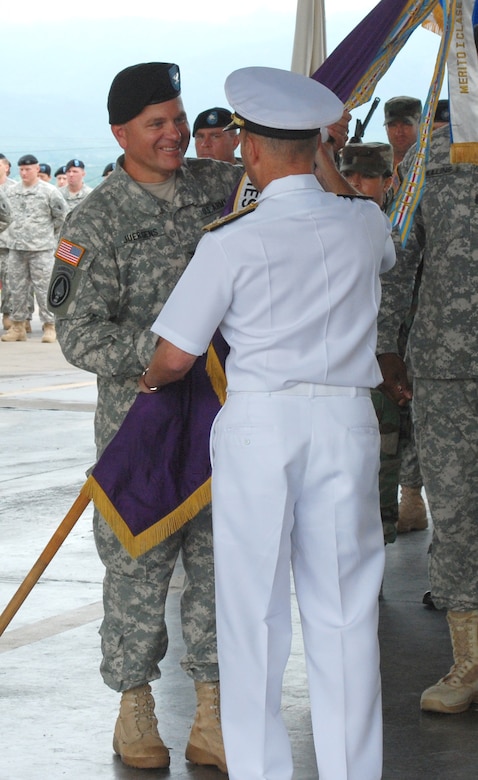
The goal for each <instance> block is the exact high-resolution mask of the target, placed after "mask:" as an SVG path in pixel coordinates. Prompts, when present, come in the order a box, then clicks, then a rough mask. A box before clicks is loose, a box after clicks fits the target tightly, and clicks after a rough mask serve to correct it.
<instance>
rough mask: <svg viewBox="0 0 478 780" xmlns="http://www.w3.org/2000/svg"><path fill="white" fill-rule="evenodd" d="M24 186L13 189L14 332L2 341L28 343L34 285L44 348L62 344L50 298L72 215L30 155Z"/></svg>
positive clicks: (24, 160) (23, 164)
mask: <svg viewBox="0 0 478 780" xmlns="http://www.w3.org/2000/svg"><path fill="white" fill-rule="evenodd" d="M18 166H19V170H20V178H21V181H19V182H16V183H15V184H14V186H13V187H10V188H9V191H8V198H9V201H10V205H11V209H12V218H13V219H12V224H11V225H10V228H9V229H8V235H7V246H8V249H9V253H8V279H9V286H10V301H11V321H12V324H11V327H10V329H9V330H8V331H7V333H4V334H3V336H2V337H1V340H2V341H26V340H27V331H26V327H25V321H26V320H27V319H28V314H29V295H30V289H31V286H32V285H33V290H34V292H35V297H36V300H37V303H38V309H39V316H40V322H41V323H42V328H43V337H42V342H45V343H49V342H53V341H56V334H55V325H54V318H53V315H52V314H51V312H49V311H48V308H47V292H48V283H49V280H50V275H51V270H52V266H53V251H54V248H55V243H56V241H57V240H58V235H59V232H60V228H61V226H62V224H63V220H64V218H65V215H66V213H67V209H66V204H65V201H64V199H63V198H62V197H61V195H60V193H59V192H58V190H56V189H55V188H54V187H52V186H51V185H49V184H46V183H45V182H43V181H41V179H39V177H38V174H39V164H38V160H37V158H36V157H34V156H33V155H32V154H26V155H23V156H22V157H20V159H19V161H18Z"/></svg>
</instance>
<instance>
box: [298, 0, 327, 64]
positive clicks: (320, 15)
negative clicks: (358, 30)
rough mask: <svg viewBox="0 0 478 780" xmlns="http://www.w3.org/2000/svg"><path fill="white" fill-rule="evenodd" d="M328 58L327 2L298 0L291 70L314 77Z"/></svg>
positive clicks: (322, 0) (321, 0) (323, 0)
mask: <svg viewBox="0 0 478 780" xmlns="http://www.w3.org/2000/svg"><path fill="white" fill-rule="evenodd" d="M326 56H327V52H326V34H325V0H297V12H296V21H295V33H294V46H293V50H292V64H291V67H290V69H291V70H292V71H294V72H295V73H301V74H302V75H303V76H312V74H313V73H315V71H316V70H317V68H318V67H319V65H322V63H323V61H324V60H325V58H326Z"/></svg>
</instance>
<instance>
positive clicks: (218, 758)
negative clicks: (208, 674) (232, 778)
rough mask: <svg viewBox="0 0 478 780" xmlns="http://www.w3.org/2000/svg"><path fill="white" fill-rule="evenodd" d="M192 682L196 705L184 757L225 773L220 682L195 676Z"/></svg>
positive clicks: (194, 762)
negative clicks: (201, 680)
mask: <svg viewBox="0 0 478 780" xmlns="http://www.w3.org/2000/svg"><path fill="white" fill-rule="evenodd" d="M194 686H195V688H196V697H197V708H196V717H195V718H194V723H193V725H192V728H191V733H190V735H189V742H188V744H187V747H186V758H187V760H188V761H191V762H192V763H193V764H200V765H202V766H216V767H217V768H218V769H220V770H221V772H224V773H225V774H227V764H226V755H225V753H224V743H223V741H222V731H221V712H220V698H219V697H220V694H219V683H218V682H198V681H197V680H195V682H194Z"/></svg>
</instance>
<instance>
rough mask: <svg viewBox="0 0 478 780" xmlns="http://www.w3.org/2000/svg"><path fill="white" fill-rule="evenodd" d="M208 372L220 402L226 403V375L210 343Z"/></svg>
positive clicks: (207, 363) (207, 361)
mask: <svg viewBox="0 0 478 780" xmlns="http://www.w3.org/2000/svg"><path fill="white" fill-rule="evenodd" d="M206 373H207V375H208V377H209V379H210V380H211V385H212V388H213V390H214V392H215V393H216V395H217V397H218V399H219V403H220V404H221V405H224V403H225V402H226V375H225V373H224V369H223V367H222V365H221V361H220V360H219V358H218V356H217V353H216V350H215V349H214V347H213V346H212V344H210V345H209V349H208V351H207V359H206Z"/></svg>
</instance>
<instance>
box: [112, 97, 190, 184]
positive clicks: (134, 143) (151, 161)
mask: <svg viewBox="0 0 478 780" xmlns="http://www.w3.org/2000/svg"><path fill="white" fill-rule="evenodd" d="M111 130H112V132H113V135H114V137H115V138H116V140H117V141H118V143H119V145H120V146H121V148H122V149H123V150H124V153H125V162H124V169H125V171H126V172H127V173H128V174H129V175H130V176H131V178H132V179H134V180H135V181H139V182H144V183H154V182H160V181H166V180H167V179H169V177H170V176H171V175H172V174H173V173H174V171H175V170H177V169H178V168H180V167H181V165H182V164H183V161H184V155H185V153H186V149H187V148H188V145H189V139H190V130H189V125H188V120H187V116H186V112H185V111H184V107H183V103H182V100H181V98H174V99H173V100H167V101H166V102H164V103H155V104H153V105H150V106H146V108H144V109H143V110H142V111H141V113H140V114H138V116H136V117H134V119H131V120H130V121H129V122H126V123H125V124H124V125H112V126H111Z"/></svg>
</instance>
